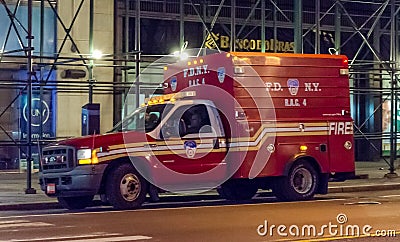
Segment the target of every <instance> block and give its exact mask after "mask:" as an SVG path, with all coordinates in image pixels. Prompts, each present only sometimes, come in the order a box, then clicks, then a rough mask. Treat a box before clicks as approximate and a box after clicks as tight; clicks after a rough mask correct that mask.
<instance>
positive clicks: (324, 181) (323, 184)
mask: <svg viewBox="0 0 400 242" xmlns="http://www.w3.org/2000/svg"><path fill="white" fill-rule="evenodd" d="M328 180H329V174H328V173H320V174H319V182H318V189H317V194H327V193H328Z"/></svg>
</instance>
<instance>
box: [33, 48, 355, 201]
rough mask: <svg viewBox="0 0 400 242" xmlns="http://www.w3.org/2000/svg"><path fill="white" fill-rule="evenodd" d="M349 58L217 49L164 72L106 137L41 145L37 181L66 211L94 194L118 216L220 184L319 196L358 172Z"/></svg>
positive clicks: (235, 191)
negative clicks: (158, 91)
mask: <svg viewBox="0 0 400 242" xmlns="http://www.w3.org/2000/svg"><path fill="white" fill-rule="evenodd" d="M347 62H348V60H347V58H346V57H345V56H342V55H313V54H271V53H269V54H267V53H238V52H232V53H218V54H212V55H206V56H199V57H194V58H190V59H188V60H186V61H181V62H178V63H176V64H172V65H168V66H166V67H165V68H164V83H163V88H164V95H161V96H154V97H152V98H150V99H148V100H146V102H145V103H144V104H143V105H142V107H140V108H139V109H137V110H136V111H134V112H133V113H132V114H130V115H129V116H128V117H126V118H125V119H124V120H123V121H122V122H120V123H119V124H117V125H116V126H115V127H114V128H113V130H112V131H111V132H109V133H107V134H104V135H94V136H86V137H80V138H74V139H68V140H64V141H60V142H58V143H56V144H52V145H49V146H47V147H45V148H43V151H42V158H41V173H40V184H41V189H42V190H43V191H45V192H46V194H47V195H48V196H55V197H57V198H58V200H59V202H60V203H61V204H62V205H63V206H64V207H66V208H69V209H77V208H84V207H86V206H88V205H89V204H90V202H91V201H92V199H93V196H94V195H96V194H99V195H100V197H101V198H102V200H103V201H104V202H107V203H110V204H111V205H112V206H114V207H115V208H118V209H130V208H137V207H140V206H141V204H142V203H143V202H144V201H145V199H146V195H147V194H149V195H150V197H151V198H152V199H153V200H156V199H157V197H158V192H160V191H169V192H188V191H190V192H193V191H200V192H201V191H205V190H209V189H213V188H217V191H218V193H219V194H220V195H221V196H222V197H223V198H226V199H231V200H243V199H251V198H252V197H253V196H254V195H255V194H256V192H257V191H258V189H271V190H272V191H273V193H274V195H275V196H276V197H277V198H278V199H281V200H285V201H296V200H307V199H311V198H312V197H313V196H314V195H315V194H326V193H327V190H328V181H329V179H340V180H344V179H347V178H350V177H352V176H354V169H355V167H354V147H353V144H354V141H353V121H352V119H351V117H350V93H349V79H348V63H347Z"/></svg>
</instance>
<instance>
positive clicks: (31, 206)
mask: <svg viewBox="0 0 400 242" xmlns="http://www.w3.org/2000/svg"><path fill="white" fill-rule="evenodd" d="M377 190H379V191H384V190H400V183H391V184H375V185H357V186H332V187H329V188H328V194H329V193H345V192H365V191H377ZM260 194H270V193H268V192H261V193H260ZM218 197H219V196H218V194H199V195H185V196H178V195H171V196H162V197H161V201H160V202H174V201H176V199H178V198H179V201H192V200H212V199H216V198H218ZM92 206H101V201H98V200H94V203H93V205H92ZM62 208H63V207H62V206H61V205H60V204H59V203H58V202H57V201H54V202H33V203H17V204H3V205H1V204H0V211H11V210H46V209H62Z"/></svg>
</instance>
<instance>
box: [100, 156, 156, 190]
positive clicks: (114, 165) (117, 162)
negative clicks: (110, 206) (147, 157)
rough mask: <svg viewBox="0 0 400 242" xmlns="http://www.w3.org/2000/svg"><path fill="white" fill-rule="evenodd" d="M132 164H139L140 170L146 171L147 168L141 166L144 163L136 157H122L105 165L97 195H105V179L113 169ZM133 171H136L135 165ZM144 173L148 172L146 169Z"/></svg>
mask: <svg viewBox="0 0 400 242" xmlns="http://www.w3.org/2000/svg"><path fill="white" fill-rule="evenodd" d="M133 162H134V163H135V164H141V166H140V169H143V168H145V169H146V168H147V167H148V166H146V165H144V166H143V164H146V163H145V162H143V160H142V159H140V158H138V157H122V158H118V159H115V160H112V161H110V163H109V164H108V165H107V167H106V169H105V170H104V172H103V177H102V180H101V185H100V190H99V194H104V193H105V187H106V182H107V177H108V174H109V173H110V172H112V171H113V170H114V169H116V168H117V167H118V166H120V165H122V164H133ZM135 169H137V168H136V165H135ZM145 172H148V169H146V171H145ZM139 173H140V172H139Z"/></svg>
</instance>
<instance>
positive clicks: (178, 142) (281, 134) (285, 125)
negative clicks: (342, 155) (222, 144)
mask: <svg viewBox="0 0 400 242" xmlns="http://www.w3.org/2000/svg"><path fill="white" fill-rule="evenodd" d="M299 124H300V123H276V124H270V123H269V124H263V125H262V126H261V127H260V128H259V129H258V130H257V132H256V133H255V134H254V135H253V136H252V137H250V138H249V137H240V138H231V139H230V140H229V142H232V143H236V142H254V141H255V140H257V138H258V137H259V136H260V135H261V132H262V131H263V130H264V129H265V128H271V127H278V128H293V127H298V126H299ZM303 124H304V125H305V127H309V126H313V127H326V126H327V123H303ZM310 135H312V136H317V135H328V130H326V131H303V132H300V130H299V131H296V132H293V131H292V132H287V131H284V132H276V133H275V136H278V137H290V136H310ZM268 137H272V136H271V135H270V133H266V134H265V136H264V137H263V138H262V139H261V141H260V142H259V143H258V144H257V145H256V146H252V147H232V148H230V150H231V151H240V150H247V151H254V150H258V149H260V147H261V146H262V145H263V144H264V143H265V140H266V139H267V138H268ZM195 141H196V142H198V143H200V141H201V143H200V144H213V143H214V140H213V139H204V140H200V139H196V140H195ZM183 142H184V140H181V139H172V140H166V141H158V142H151V143H147V142H139V143H128V144H119V145H112V146H110V151H111V150H117V149H125V148H136V147H141V146H142V147H145V146H151V145H157V146H168V145H182V144H183ZM210 149H211V148H210ZM200 150H203V149H200ZM200 150H197V151H200ZM206 150H207V152H225V151H222V150H214V149H211V151H209V149H206ZM149 153H150V154H155V155H168V154H185V153H186V151H185V150H184V149H182V150H164V151H151V150H150V151H139V152H134V153H130V154H131V155H135V156H146V155H148V154H149ZM124 156H127V154H126V153H123V154H115V155H106V156H103V157H100V158H99V161H100V162H101V161H105V160H109V159H117V158H120V157H124ZM106 158H107V159H106Z"/></svg>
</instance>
